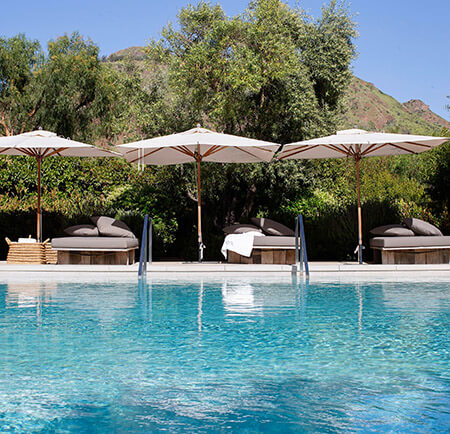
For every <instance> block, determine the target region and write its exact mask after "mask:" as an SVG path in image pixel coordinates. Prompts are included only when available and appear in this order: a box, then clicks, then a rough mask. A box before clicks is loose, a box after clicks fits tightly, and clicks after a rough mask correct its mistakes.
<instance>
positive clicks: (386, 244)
mask: <svg viewBox="0 0 450 434" xmlns="http://www.w3.org/2000/svg"><path fill="white" fill-rule="evenodd" d="M370 247H380V248H385V249H387V248H391V249H392V248H396V247H397V248H407V247H410V248H412V249H413V248H418V247H449V248H450V237H444V236H443V237H429V236H420V235H419V236H415V237H375V238H372V239H371V240H370Z"/></svg>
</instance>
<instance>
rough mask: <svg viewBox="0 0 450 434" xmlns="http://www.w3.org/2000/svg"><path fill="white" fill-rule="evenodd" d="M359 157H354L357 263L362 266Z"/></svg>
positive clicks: (357, 155)
mask: <svg viewBox="0 0 450 434" xmlns="http://www.w3.org/2000/svg"><path fill="white" fill-rule="evenodd" d="M360 159H361V156H360V155H359V154H356V155H355V162H356V189H357V193H358V261H359V263H360V264H362V262H363V261H362V215H361V191H360V180H359V161H360Z"/></svg>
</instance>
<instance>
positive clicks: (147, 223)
mask: <svg viewBox="0 0 450 434" xmlns="http://www.w3.org/2000/svg"><path fill="white" fill-rule="evenodd" d="M152 233H153V220H152V219H151V217H149V216H148V214H145V216H144V228H143V230H142V238H141V252H140V255H139V270H138V276H139V277H144V276H146V275H147V259H148V262H149V263H150V264H151V263H152V256H153V255H152V250H153V235H152Z"/></svg>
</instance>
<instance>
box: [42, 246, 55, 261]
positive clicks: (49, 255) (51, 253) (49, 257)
mask: <svg viewBox="0 0 450 434" xmlns="http://www.w3.org/2000/svg"><path fill="white" fill-rule="evenodd" d="M44 248H45V259H46V263H47V264H57V263H58V250H54V249H52V244H51V243H46V244H45V245H44Z"/></svg>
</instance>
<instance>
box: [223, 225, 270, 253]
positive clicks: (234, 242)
mask: <svg viewBox="0 0 450 434" xmlns="http://www.w3.org/2000/svg"><path fill="white" fill-rule="evenodd" d="M264 236H265V235H264V234H262V233H261V232H257V231H251V232H246V233H245V234H231V235H227V236H226V237H225V240H224V242H223V245H222V248H221V249H220V251H221V252H222V255H223V256H224V257H225V259H227V256H228V250H231V251H233V252H236V253H238V254H239V255H241V256H246V257H247V258H249V257H250V256H251V254H252V251H253V239H254V238H255V237H264Z"/></svg>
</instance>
